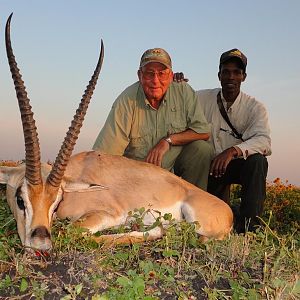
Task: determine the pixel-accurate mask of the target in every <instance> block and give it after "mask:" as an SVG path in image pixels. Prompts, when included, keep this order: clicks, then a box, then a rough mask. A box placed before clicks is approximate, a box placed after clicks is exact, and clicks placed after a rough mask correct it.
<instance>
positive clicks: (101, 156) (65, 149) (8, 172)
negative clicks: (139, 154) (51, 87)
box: [0, 16, 233, 250]
mask: <svg viewBox="0 0 300 300" xmlns="http://www.w3.org/2000/svg"><path fill="white" fill-rule="evenodd" d="M10 20H11V16H10V17H9V19H8V21H7V25H6V48H7V56H8V61H9V65H10V68H11V73H12V77H13V78H14V82H15V89H16V92H17V98H18V103H19V106H20V111H21V118H22V124H23V131H24V137H25V153H26V159H25V164H24V165H20V166H18V167H0V182H1V183H5V184H7V194H6V195H7V200H8V203H9V205H10V208H11V210H12V211H13V214H14V217H15V219H16V221H17V226H18V233H19V235H20V238H21V241H22V243H23V244H24V245H25V246H26V247H28V248H33V249H38V250H49V249H51V237H50V227H51V222H52V218H53V215H54V212H55V213H56V215H57V216H58V217H59V218H70V219H71V220H72V221H74V222H76V223H77V224H78V225H79V226H82V227H84V228H87V229H88V230H89V231H90V232H91V233H95V232H97V231H101V230H103V229H106V228H110V227H116V226H119V225H121V224H124V223H125V222H126V219H127V217H128V212H129V211H133V210H134V209H135V208H141V207H144V208H146V209H147V208H151V209H152V210H155V211H159V212H161V213H162V214H164V213H171V214H172V216H173V218H175V219H176V220H183V219H185V220H186V221H188V222H197V223H198V225H199V226H198V227H197V232H198V233H199V234H200V235H201V236H202V238H203V239H207V238H216V239H223V238H224V237H225V236H226V235H227V234H228V233H229V232H230V230H231V228H232V222H233V215H232V211H231V209H230V207H229V206H228V205H227V204H226V203H225V202H223V201H221V200H220V199H218V198H216V197H215V196H213V195H210V194H209V193H207V192H205V191H203V190H200V189H199V188H197V187H195V186H194V185H192V184H190V183H188V182H186V181H184V180H183V179H181V178H179V177H177V176H175V175H174V174H172V173H170V172H169V171H166V170H164V169H161V168H159V167H156V166H154V165H151V164H148V163H145V162H139V161H134V160H130V159H127V158H125V157H121V156H112V155H108V154H105V153H100V152H97V151H87V152H82V153H79V154H76V155H74V156H71V153H72V150H73V148H74V145H75V141H76V139H77V137H78V134H79V129H80V127H81V125H82V122H83V117H84V115H85V113H86V109H87V106H88V103H89V101H90V98H91V96H92V91H93V89H94V87H95V85H96V81H97V77H98V75H99V72H100V68H101V64H102V60H103V49H102V47H101V54H100V58H99V61H98V64H97V67H96V69H95V72H94V75H93V77H92V80H91V81H90V84H89V86H88V87H87V90H86V92H85V94H84V96H83V98H82V100H81V103H80V107H79V109H78V110H77V112H76V115H75V116H74V120H73V122H72V125H71V127H70V128H69V131H68V133H67V136H66V138H65V141H64V143H63V145H62V147H61V150H60V152H59V154H58V156H57V158H56V160H55V163H54V165H53V167H52V168H51V166H49V165H47V164H41V163H40V150H39V140H38V137H37V130H36V127H35V121H34V119H33V113H32V111H31V107H30V105H29V99H28V98H27V94H26V91H25V86H24V84H23V81H22V80H21V75H20V73H19V70H18V68H17V65H16V62H15V59H14V56H13V52H12V48H11V43H10ZM154 221H155V216H153V214H152V213H151V212H149V213H147V214H145V217H144V223H145V224H151V223H153V222H154ZM162 234H163V232H162V229H161V228H160V227H157V228H154V229H151V230H149V231H148V232H147V235H146V236H147V239H155V238H159V237H161V235H162ZM95 239H97V238H95ZM144 239H145V233H143V232H138V231H131V232H129V233H125V234H116V235H114V234H111V235H103V236H101V237H100V238H99V239H98V240H101V241H111V240H114V241H116V242H117V243H127V242H135V241H143V240H144Z"/></svg>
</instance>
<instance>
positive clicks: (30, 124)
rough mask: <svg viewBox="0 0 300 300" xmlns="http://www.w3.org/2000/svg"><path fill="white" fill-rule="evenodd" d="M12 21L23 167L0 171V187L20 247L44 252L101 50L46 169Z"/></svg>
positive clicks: (9, 52)
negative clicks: (4, 188) (4, 189)
mask: <svg viewBox="0 0 300 300" xmlns="http://www.w3.org/2000/svg"><path fill="white" fill-rule="evenodd" d="M11 18H12V14H11V15H10V16H9V18H8V20H7V23H6V28H5V43H6V52H7V58H8V62H9V66H10V71H11V74H12V78H13V81H14V85H15V90H16V94H17V98H18V104H19V108H20V112H21V119H22V126H23V133H24V140H25V163H24V164H23V165H21V166H19V167H14V168H9V167H0V168H1V169H0V183H6V184H7V200H8V203H9V206H10V208H11V210H12V212H13V214H14V217H15V219H16V221H17V227H18V233H19V236H20V238H21V241H22V243H23V245H24V246H25V247H28V248H29V249H37V250H42V251H46V250H50V249H51V233H50V232H51V231H50V228H51V222H52V216H53V212H54V210H55V208H56V207H57V205H58V204H59V202H60V200H61V197H62V195H61V193H62V192H61V186H62V185H63V176H64V172H65V170H66V167H67V164H68V161H69V159H70V156H71V155H72V151H73V149H74V146H75V143H76V140H77V138H78V135H79V132H80V128H81V126H82V123H83V120H84V117H85V114H86V111H87V108H88V105H89V103H90V100H91V97H92V94H93V91H94V89H95V86H96V83H97V79H98V76H99V74H100V70H101V66H102V62H103V57H104V47H103V42H102V40H101V52H100V56H99V60H98V63H97V66H96V69H95V71H94V74H93V76H92V78H91V80H90V82H89V84H88V86H87V88H86V90H85V92H84V94H83V96H82V99H81V102H80V104H79V107H78V109H77V111H76V114H75V115H74V118H73V120H72V123H71V126H70V127H69V130H68V132H67V134H66V137H65V139H64V142H63V144H62V146H61V148H60V151H59V153H58V155H57V157H56V160H55V162H54V164H53V167H52V169H51V167H50V166H49V165H46V164H41V155H40V145H39V139H38V134H37V128H36V126H35V120H34V118H33V112H32V110H31V106H30V100H29V98H28V97H27V92H26V89H25V85H24V82H23V80H22V76H21V74H20V71H19V69H18V67H17V63H16V60H15V57H14V54H13V50H12V46H11V40H10V23H11Z"/></svg>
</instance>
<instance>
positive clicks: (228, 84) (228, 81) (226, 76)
mask: <svg viewBox="0 0 300 300" xmlns="http://www.w3.org/2000/svg"><path fill="white" fill-rule="evenodd" d="M246 76H247V74H246V73H244V71H243V70H242V69H241V68H240V67H239V64H238V63H237V62H235V61H229V62H225V63H223V64H222V65H221V69H220V71H219V73H218V77H219V80H220V82H221V86H222V89H223V92H227V93H230V94H239V92H240V87H241V83H242V82H243V81H244V80H245V79H246Z"/></svg>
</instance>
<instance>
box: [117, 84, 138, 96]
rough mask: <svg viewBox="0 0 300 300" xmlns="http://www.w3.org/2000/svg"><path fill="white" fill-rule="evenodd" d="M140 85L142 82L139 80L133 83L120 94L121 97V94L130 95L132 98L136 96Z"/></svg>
mask: <svg viewBox="0 0 300 300" xmlns="http://www.w3.org/2000/svg"><path fill="white" fill-rule="evenodd" d="M139 87H140V83H139V81H137V82H135V83H133V84H131V85H130V86H128V87H127V88H125V90H124V91H123V92H122V93H121V94H120V95H119V97H121V96H122V97H126V96H128V97H130V98H132V97H136V95H137V91H138V89H139ZM119 97H118V98H119Z"/></svg>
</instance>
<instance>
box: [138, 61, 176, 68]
mask: <svg viewBox="0 0 300 300" xmlns="http://www.w3.org/2000/svg"><path fill="white" fill-rule="evenodd" d="M149 63H160V64H162V65H164V66H165V67H167V68H168V69H171V70H172V67H171V66H170V65H168V64H166V63H164V62H162V61H158V60H148V61H145V62H144V63H142V64H140V68H143V67H145V66H146V65H148V64H149Z"/></svg>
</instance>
